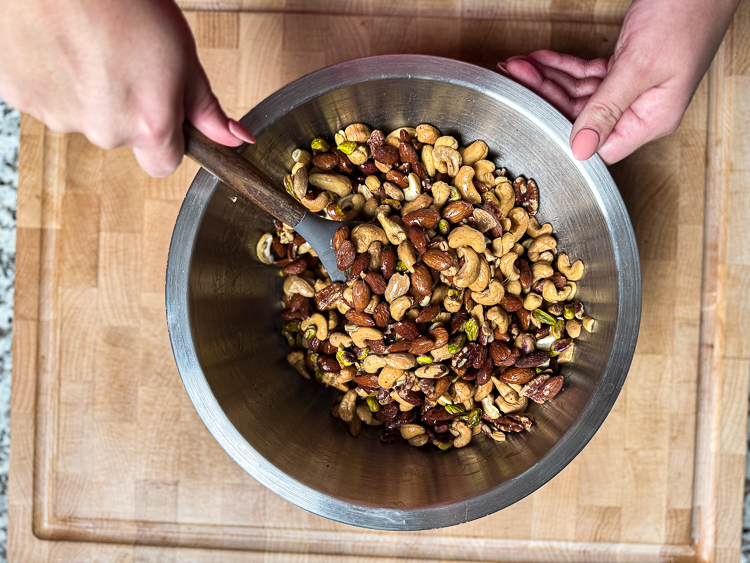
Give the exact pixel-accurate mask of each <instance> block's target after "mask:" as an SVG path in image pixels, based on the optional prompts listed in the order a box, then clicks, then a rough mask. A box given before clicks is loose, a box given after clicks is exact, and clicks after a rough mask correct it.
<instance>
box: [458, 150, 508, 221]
mask: <svg viewBox="0 0 750 563" xmlns="http://www.w3.org/2000/svg"><path fill="white" fill-rule="evenodd" d="M467 150H468V149H467ZM464 164H468V165H469V166H473V167H474V174H475V176H474V177H475V178H476V179H477V181H479V182H482V183H483V184H484V185H485V186H487V189H490V188H492V187H493V186H494V185H495V176H494V175H493V174H492V173H493V172H494V171H495V163H494V162H491V161H489V160H478V161H477V162H475V163H474V164H473V165H472V164H471V163H469V162H468V161H467V159H466V153H464ZM487 193H492V192H487ZM498 207H500V206H499V205H498Z"/></svg>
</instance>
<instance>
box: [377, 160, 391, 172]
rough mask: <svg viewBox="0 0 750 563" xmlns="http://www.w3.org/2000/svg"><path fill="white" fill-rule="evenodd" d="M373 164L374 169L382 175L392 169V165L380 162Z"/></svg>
mask: <svg viewBox="0 0 750 563" xmlns="http://www.w3.org/2000/svg"><path fill="white" fill-rule="evenodd" d="M374 162H375V168H377V169H378V170H379V171H380V172H382V173H383V174H387V173H388V172H389V171H390V170H392V169H393V165H392V164H383V163H382V162H379V161H377V160H376V161H374Z"/></svg>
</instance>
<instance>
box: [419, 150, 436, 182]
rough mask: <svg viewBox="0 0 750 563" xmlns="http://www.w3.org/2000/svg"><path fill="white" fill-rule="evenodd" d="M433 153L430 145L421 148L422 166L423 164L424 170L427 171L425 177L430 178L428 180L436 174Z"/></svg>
mask: <svg viewBox="0 0 750 563" xmlns="http://www.w3.org/2000/svg"><path fill="white" fill-rule="evenodd" d="M433 153H434V150H433V148H432V145H425V146H423V147H422V164H424V168H425V170H427V175H428V176H430V178H434V177H435V174H436V173H437V169H436V167H435V155H434V154H433Z"/></svg>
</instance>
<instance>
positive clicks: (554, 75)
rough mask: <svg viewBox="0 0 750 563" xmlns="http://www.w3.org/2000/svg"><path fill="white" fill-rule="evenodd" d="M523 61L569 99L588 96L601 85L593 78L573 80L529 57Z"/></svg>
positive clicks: (599, 80) (598, 79) (600, 81)
mask: <svg viewBox="0 0 750 563" xmlns="http://www.w3.org/2000/svg"><path fill="white" fill-rule="evenodd" d="M525 60H527V61H528V62H529V63H531V64H532V65H534V67H535V68H536V69H537V70H538V71H539V73H540V74H541V75H542V76H543V77H544V78H546V79H547V80H551V81H552V82H554V83H555V84H557V85H558V86H560V87H561V88H562V89H563V90H565V93H566V94H568V96H570V97H571V98H580V97H582V96H590V95H592V94H593V93H594V92H596V89H597V88H598V87H599V85H600V84H601V83H602V79H601V78H596V77H594V76H591V77H589V78H573V77H572V76H570V75H569V74H567V73H566V72H563V71H561V70H557V69H555V68H552V67H548V66H545V65H543V64H542V63H540V62H539V61H537V60H535V59H533V58H531V57H527V58H526V59H525Z"/></svg>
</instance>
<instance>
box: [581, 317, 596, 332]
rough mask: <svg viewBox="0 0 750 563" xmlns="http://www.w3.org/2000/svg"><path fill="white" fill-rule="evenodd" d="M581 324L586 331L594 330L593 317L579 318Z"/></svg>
mask: <svg viewBox="0 0 750 563" xmlns="http://www.w3.org/2000/svg"><path fill="white" fill-rule="evenodd" d="M581 324H582V325H583V328H585V329H586V332H594V330H595V328H594V319H592V318H591V317H583V318H582V319H581Z"/></svg>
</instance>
